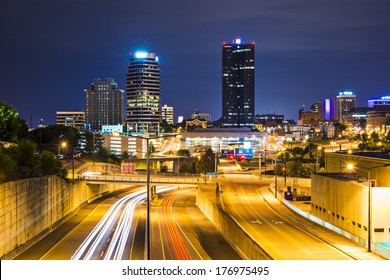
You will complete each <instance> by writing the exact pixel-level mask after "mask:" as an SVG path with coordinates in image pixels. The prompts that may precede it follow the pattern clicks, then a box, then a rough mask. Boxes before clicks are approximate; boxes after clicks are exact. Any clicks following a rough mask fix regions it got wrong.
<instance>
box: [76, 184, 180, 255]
mask: <svg viewBox="0 0 390 280" xmlns="http://www.w3.org/2000/svg"><path fill="white" fill-rule="evenodd" d="M176 188H177V187H160V188H158V189H157V193H159V192H163V191H168V190H171V189H176ZM145 200H146V190H140V191H136V192H133V193H131V194H129V195H126V196H125V197H123V198H121V199H120V200H118V201H117V202H116V203H115V204H114V205H113V206H112V207H111V208H110V209H109V210H108V212H107V213H106V214H105V215H104V217H103V219H102V220H101V221H100V222H99V223H98V224H97V225H96V227H95V228H94V229H93V230H92V231H91V233H90V234H89V235H88V237H87V238H86V239H85V240H84V241H83V243H82V244H81V245H80V247H79V248H78V249H77V251H76V252H75V254H74V255H73V256H72V258H71V260H92V259H101V257H102V256H104V259H114V260H121V259H123V253H124V250H125V246H126V244H127V242H128V239H129V238H128V237H129V235H130V232H131V226H132V223H133V216H134V210H135V208H136V207H137V205H139V204H140V203H141V202H142V201H145ZM119 215H120V216H119ZM118 216H119V218H118ZM107 243H108V245H107Z"/></svg>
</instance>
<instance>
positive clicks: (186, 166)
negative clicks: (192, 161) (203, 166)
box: [179, 162, 196, 173]
mask: <svg viewBox="0 0 390 280" xmlns="http://www.w3.org/2000/svg"><path fill="white" fill-rule="evenodd" d="M193 167H194V166H192V165H189V164H188V163H186V162H185V163H183V164H182V165H180V168H179V172H180V173H195V172H196V170H194V169H193Z"/></svg>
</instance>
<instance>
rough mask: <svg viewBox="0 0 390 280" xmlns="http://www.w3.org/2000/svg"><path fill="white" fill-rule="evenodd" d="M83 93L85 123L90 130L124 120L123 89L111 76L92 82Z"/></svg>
mask: <svg viewBox="0 0 390 280" xmlns="http://www.w3.org/2000/svg"><path fill="white" fill-rule="evenodd" d="M84 94H85V123H86V125H87V127H89V128H90V130H92V131H100V130H101V129H102V126H103V125H116V124H122V123H123V122H124V91H123V90H121V89H118V85H117V84H116V83H115V82H114V80H113V79H112V78H107V79H105V80H104V81H100V80H99V79H97V80H95V81H94V82H92V84H91V87H90V89H85V90H84Z"/></svg>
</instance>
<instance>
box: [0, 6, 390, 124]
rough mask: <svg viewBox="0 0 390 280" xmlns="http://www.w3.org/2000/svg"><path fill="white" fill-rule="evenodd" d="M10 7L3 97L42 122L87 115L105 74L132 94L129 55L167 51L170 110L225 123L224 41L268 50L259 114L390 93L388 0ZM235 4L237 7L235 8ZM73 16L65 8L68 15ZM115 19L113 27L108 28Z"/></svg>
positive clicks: (259, 58) (5, 13)
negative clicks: (343, 95)
mask: <svg viewBox="0 0 390 280" xmlns="http://www.w3.org/2000/svg"><path fill="white" fill-rule="evenodd" d="M234 3H235V2H233V1H230V0H228V1H213V2H212V3H209V2H206V1H203V0H201V1H196V2H192V1H191V2H189V3H185V4H184V3H181V2H178V1H164V2H160V1H152V3H150V2H148V3H136V5H135V4H134V3H132V2H131V1H120V0H117V1H111V2H109V6H110V12H109V13H107V3H106V1H94V2H93V4H92V2H91V1H88V0H80V1H62V0H59V1H55V2H53V1H45V0H42V1H39V2H38V1H35V2H34V1H23V0H22V1H18V2H17V3H16V2H12V1H7V2H6V4H4V5H2V9H1V11H0V21H1V23H2V24H1V27H0V31H1V32H0V34H1V38H2V45H1V46H0V51H1V53H2V58H1V60H0V71H1V74H2V75H1V76H0V83H1V84H2V90H1V91H0V98H1V100H3V101H5V102H7V103H9V104H11V105H13V106H14V107H15V108H16V109H17V111H18V112H19V115H20V117H21V118H23V119H25V120H26V121H27V122H28V123H29V124H30V122H31V116H32V120H33V122H32V124H33V126H37V125H38V123H39V119H41V118H43V120H44V122H45V123H55V118H56V111H66V110H84V104H83V103H84V100H83V89H84V88H86V87H87V86H88V85H89V84H90V81H92V80H94V79H95V78H101V79H105V78H113V79H114V80H115V81H116V82H117V84H118V87H119V88H125V85H126V72H127V65H128V61H129V56H130V55H129V54H130V52H132V51H135V50H137V49H141V50H145V51H150V52H156V53H158V54H159V57H160V65H161V73H162V76H161V104H170V105H171V106H173V107H174V110H175V119H176V117H177V116H179V115H184V116H185V117H186V118H189V117H190V114H191V112H193V111H194V110H195V109H199V111H201V112H209V113H210V114H211V116H212V118H213V120H216V119H218V118H219V117H220V116H221V115H222V108H221V105H220V104H221V101H222V89H221V79H222V77H221V76H222V73H221V60H222V57H221V53H220V49H221V47H222V44H223V41H228V40H230V39H232V38H235V37H241V38H242V40H243V41H254V42H255V43H256V54H255V55H256V59H255V60H256V82H255V84H256V88H255V100H256V104H255V113H256V114H267V113H275V114H284V115H285V118H286V119H291V118H292V119H295V120H296V119H297V117H298V111H299V109H300V108H301V106H302V105H306V107H307V108H308V107H309V106H310V105H311V104H313V103H316V102H318V101H319V100H323V99H326V98H331V99H333V100H334V101H335V99H336V96H337V94H338V92H340V91H343V90H349V89H351V90H353V91H354V92H355V94H356V100H357V104H356V105H357V106H366V104H367V100H368V99H370V98H374V97H380V96H383V95H386V94H387V93H388V92H389V91H390V81H389V79H388V73H387V67H388V66H387V65H389V62H390V52H389V49H390V48H389V46H390V39H389V38H388V36H387V33H388V30H389V29H390V19H389V18H388V16H387V15H388V13H389V11H390V7H389V5H387V4H386V2H385V1H382V0H375V1H363V0H362V1H355V0H344V1H335V0H331V1H326V2H324V3H313V1H308V0H301V1H295V2H294V3H293V4H291V3H290V1H287V0H277V1H272V3H270V2H269V1H256V2H253V1H242V2H240V6H237V5H234ZM229 7H230V8H229ZM59 11H61V12H59ZM103 16H104V18H105V20H102V17H103Z"/></svg>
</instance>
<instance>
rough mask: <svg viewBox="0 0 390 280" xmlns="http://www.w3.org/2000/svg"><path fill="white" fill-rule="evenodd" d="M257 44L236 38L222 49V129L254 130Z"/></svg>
mask: <svg viewBox="0 0 390 280" xmlns="http://www.w3.org/2000/svg"><path fill="white" fill-rule="evenodd" d="M254 106H255V44H254V43H250V44H244V43H242V42H241V39H239V38H237V39H235V40H234V41H233V43H232V44H227V43H224V44H223V48H222V126H223V127H253V126H254V117H255V109H254Z"/></svg>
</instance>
